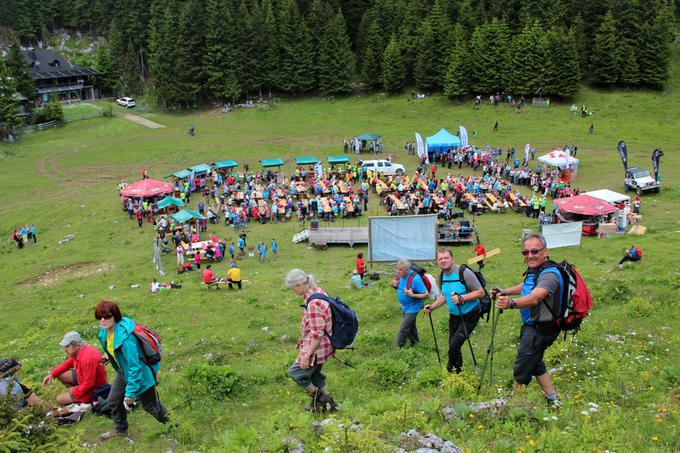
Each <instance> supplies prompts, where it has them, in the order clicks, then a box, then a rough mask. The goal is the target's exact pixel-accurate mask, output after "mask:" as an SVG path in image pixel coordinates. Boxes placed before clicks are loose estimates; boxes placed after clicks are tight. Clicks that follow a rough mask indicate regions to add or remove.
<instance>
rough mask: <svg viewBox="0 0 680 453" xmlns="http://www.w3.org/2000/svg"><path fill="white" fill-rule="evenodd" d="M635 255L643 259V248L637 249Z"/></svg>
mask: <svg viewBox="0 0 680 453" xmlns="http://www.w3.org/2000/svg"><path fill="white" fill-rule="evenodd" d="M635 254H636V255H637V256H638V258H642V249H641V248H639V247H638V248H636V249H635Z"/></svg>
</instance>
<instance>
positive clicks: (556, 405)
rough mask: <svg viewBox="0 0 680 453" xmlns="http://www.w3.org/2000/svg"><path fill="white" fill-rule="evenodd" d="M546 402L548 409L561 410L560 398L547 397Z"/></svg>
mask: <svg viewBox="0 0 680 453" xmlns="http://www.w3.org/2000/svg"><path fill="white" fill-rule="evenodd" d="M545 404H547V405H548V409H554V410H560V409H561V408H562V403H561V402H560V399H559V398H555V399H554V400H552V399H550V398H546V399H545Z"/></svg>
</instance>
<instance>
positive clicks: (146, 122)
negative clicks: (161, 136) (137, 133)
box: [125, 113, 165, 129]
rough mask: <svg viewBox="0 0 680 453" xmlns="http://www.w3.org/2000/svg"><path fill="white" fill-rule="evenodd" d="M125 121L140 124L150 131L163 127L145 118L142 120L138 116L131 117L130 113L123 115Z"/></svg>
mask: <svg viewBox="0 0 680 453" xmlns="http://www.w3.org/2000/svg"><path fill="white" fill-rule="evenodd" d="M125 119H128V120H130V121H134V122H135V123H137V124H141V125H142V126H146V127H148V128H150V129H161V128H164V127H165V126H163V125H162V124H158V123H154V122H153V121H151V120H147V119H146V118H143V117H141V116H139V115H133V114H132V113H127V114H125Z"/></svg>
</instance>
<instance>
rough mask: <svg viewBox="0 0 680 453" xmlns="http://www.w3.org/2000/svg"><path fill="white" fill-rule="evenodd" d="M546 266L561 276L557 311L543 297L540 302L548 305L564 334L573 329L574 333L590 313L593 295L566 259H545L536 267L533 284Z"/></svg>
mask: <svg viewBox="0 0 680 453" xmlns="http://www.w3.org/2000/svg"><path fill="white" fill-rule="evenodd" d="M547 268H555V269H557V270H558V272H559V273H560V275H561V276H562V282H563V285H564V287H563V288H562V297H561V301H560V307H559V308H560V309H559V312H558V313H555V312H554V311H553V309H552V308H550V306H549V305H548V304H547V302H545V299H544V300H543V301H542V302H543V303H544V304H545V305H546V307H548V310H550V313H551V314H552V316H553V318H554V321H555V324H557V326H558V327H559V328H560V330H562V331H563V332H565V335H566V332H567V331H569V330H573V331H574V333H576V332H578V330H579V329H580V328H581V322H582V321H583V318H585V317H586V316H588V315H589V314H590V309H591V308H592V307H593V296H592V295H591V294H590V290H589V289H588V287H587V286H586V284H585V282H584V281H583V279H582V278H581V275H580V274H579V273H578V271H577V270H576V268H575V267H574V265H573V264H570V263H568V262H567V261H566V260H565V261H562V262H561V263H556V262H555V261H552V260H548V261H546V262H545V263H544V264H543V265H542V266H541V267H540V268H539V269H538V272H537V274H536V279H535V284H537V283H538V275H539V274H540V273H541V272H543V271H544V270H545V269H547ZM534 287H535V286H534Z"/></svg>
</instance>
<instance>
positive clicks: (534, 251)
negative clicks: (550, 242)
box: [522, 247, 545, 256]
mask: <svg viewBox="0 0 680 453" xmlns="http://www.w3.org/2000/svg"><path fill="white" fill-rule="evenodd" d="M543 250H545V247H543V248H542V249H531V250H522V255H524V256H529V255H538V254H539V253H540V252H542V251H543Z"/></svg>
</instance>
